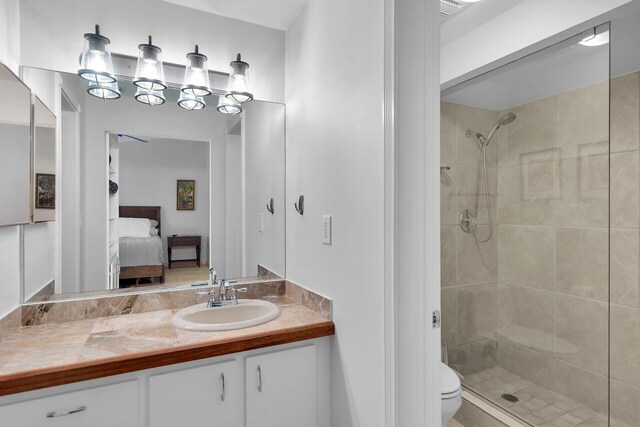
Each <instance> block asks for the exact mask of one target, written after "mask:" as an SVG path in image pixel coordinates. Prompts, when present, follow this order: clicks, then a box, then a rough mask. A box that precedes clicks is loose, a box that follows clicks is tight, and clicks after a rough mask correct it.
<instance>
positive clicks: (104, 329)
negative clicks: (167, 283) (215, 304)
mask: <svg viewBox="0 0 640 427" xmlns="http://www.w3.org/2000/svg"><path fill="white" fill-rule="evenodd" d="M264 299H267V300H269V301H272V302H274V303H275V304H277V305H278V306H280V308H281V310H282V313H281V315H280V316H279V317H278V318H277V319H275V320H273V321H271V322H268V323H265V324H262V325H259V326H255V327H251V328H246V329H239V330H235V331H224V332H195V331H185V330H181V329H177V328H175V327H174V326H173V324H172V323H171V318H172V316H173V314H174V313H175V312H176V311H178V309H173V310H160V311H150V312H145V313H136V314H128V315H123V316H114V317H102V318H97V319H90V320H76V321H71V322H64V323H52V324H44V325H34V326H25V327H22V328H20V329H18V330H17V331H15V332H14V333H12V334H11V335H9V336H8V337H6V338H5V339H4V341H2V342H1V343H0V396H1V395H7V394H11V393H18V392H23V391H29V390H35V389H39V388H44V387H51V386H55V385H62V384H68V383H72V382H77V381H84V380H90V379H95V378H101V377H105V376H109V375H116V374H122V373H126V372H132V371H136V370H140V369H148V368H153V367H158V366H164V365H170V364H174V363H181V362H187V361H191V360H198V359H203V358H207V357H214V356H220V355H223V354H230V353H237V352H240V351H246V350H252V349H256V348H262V347H267V346H272V345H280V344H286V343H289V342H295V341H302V340H306V339H312V338H319V337H322V336H329V335H333V333H334V324H333V322H332V321H331V320H327V318H325V317H323V316H321V315H320V314H318V313H316V312H315V311H312V310H310V309H309V308H307V307H305V306H304V305H301V304H298V303H296V302H294V301H293V300H291V299H289V298H288V297H286V296H277V297H265V298H264Z"/></svg>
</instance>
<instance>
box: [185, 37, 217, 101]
mask: <svg viewBox="0 0 640 427" xmlns="http://www.w3.org/2000/svg"><path fill="white" fill-rule="evenodd" d="M187 59H188V60H189V62H188V63H187V67H186V68H185V70H184V81H183V82H182V87H181V88H180V90H181V91H182V93H184V94H187V95H191V96H194V97H202V96H208V95H211V87H210V85H209V70H208V69H207V57H206V56H205V55H203V54H201V53H200V52H198V45H196V47H195V49H194V52H191V53H187Z"/></svg>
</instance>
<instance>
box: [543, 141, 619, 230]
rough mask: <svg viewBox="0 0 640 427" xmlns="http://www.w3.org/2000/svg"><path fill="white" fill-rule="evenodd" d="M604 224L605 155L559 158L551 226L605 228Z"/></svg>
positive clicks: (606, 206) (606, 194) (606, 207)
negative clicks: (554, 218) (553, 224)
mask: <svg viewBox="0 0 640 427" xmlns="http://www.w3.org/2000/svg"><path fill="white" fill-rule="evenodd" d="M602 144H603V145H605V149H606V143H602ZM608 223H609V156H608V155H607V154H597V155H587V156H581V157H572V158H564V159H560V160H559V161H558V190H557V199H556V220H555V224H556V225H564V226H567V227H601V228H606V227H607V226H608Z"/></svg>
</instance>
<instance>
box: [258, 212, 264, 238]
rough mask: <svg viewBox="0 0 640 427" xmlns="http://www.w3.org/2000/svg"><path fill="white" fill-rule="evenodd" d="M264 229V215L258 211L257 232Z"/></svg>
mask: <svg viewBox="0 0 640 427" xmlns="http://www.w3.org/2000/svg"><path fill="white" fill-rule="evenodd" d="M263 230H264V216H263V215H262V214H261V213H259V214H258V232H260V233H262V231H263Z"/></svg>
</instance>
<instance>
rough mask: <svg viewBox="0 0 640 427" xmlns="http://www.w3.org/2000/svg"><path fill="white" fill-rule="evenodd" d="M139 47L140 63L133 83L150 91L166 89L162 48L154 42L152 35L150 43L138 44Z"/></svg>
mask: <svg viewBox="0 0 640 427" xmlns="http://www.w3.org/2000/svg"><path fill="white" fill-rule="evenodd" d="M138 49H139V52H138V64H137V66H136V76H135V77H134V79H133V84H135V85H136V86H138V87H139V88H142V89H144V90H146V91H149V92H155V91H159V90H164V89H166V88H167V84H166V83H165V81H164V67H163V66H162V49H160V48H159V47H158V46H154V45H153V44H152V40H151V36H149V43H147V44H140V45H138Z"/></svg>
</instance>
